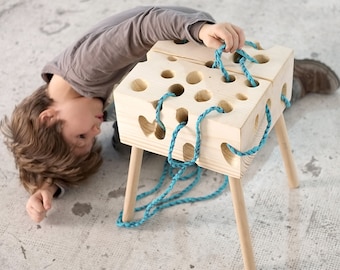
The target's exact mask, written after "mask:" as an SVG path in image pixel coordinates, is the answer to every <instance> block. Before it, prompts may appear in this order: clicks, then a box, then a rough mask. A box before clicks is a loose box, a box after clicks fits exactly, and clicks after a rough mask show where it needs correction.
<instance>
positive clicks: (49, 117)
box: [39, 108, 57, 126]
mask: <svg viewBox="0 0 340 270" xmlns="http://www.w3.org/2000/svg"><path fill="white" fill-rule="evenodd" d="M39 121H40V123H42V124H46V125H48V126H49V125H52V124H53V123H55V121H57V111H56V110H55V109H53V108H48V109H46V110H44V111H42V112H41V113H40V114H39Z"/></svg>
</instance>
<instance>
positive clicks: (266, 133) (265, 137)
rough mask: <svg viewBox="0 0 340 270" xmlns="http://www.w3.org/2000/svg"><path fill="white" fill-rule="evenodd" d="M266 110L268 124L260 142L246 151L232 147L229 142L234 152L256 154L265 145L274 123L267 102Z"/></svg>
mask: <svg viewBox="0 0 340 270" xmlns="http://www.w3.org/2000/svg"><path fill="white" fill-rule="evenodd" d="M265 112H266V117H267V126H266V129H265V131H264V133H263V136H262V139H261V140H260V143H259V144H258V145H256V146H254V147H253V148H251V149H249V150H248V151H245V152H241V151H239V150H237V149H235V148H234V147H232V146H231V145H229V144H227V147H228V149H229V150H230V151H231V152H232V153H233V154H235V155H238V156H240V157H243V156H249V155H253V154H256V153H257V152H258V151H260V150H261V148H262V147H263V146H264V145H265V143H266V141H267V138H268V135H269V131H270V127H271V124H272V116H271V114H270V110H269V106H268V105H267V104H266V109H265Z"/></svg>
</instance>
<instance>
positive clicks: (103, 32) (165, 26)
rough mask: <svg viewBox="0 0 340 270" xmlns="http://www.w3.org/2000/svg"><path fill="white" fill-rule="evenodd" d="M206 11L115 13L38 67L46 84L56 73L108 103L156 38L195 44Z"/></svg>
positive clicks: (155, 9)
mask: <svg viewBox="0 0 340 270" xmlns="http://www.w3.org/2000/svg"><path fill="white" fill-rule="evenodd" d="M207 22H208V23H214V19H213V18H212V17H211V16H210V15H209V14H207V13H205V12H200V11H196V10H193V9H190V8H184V7H137V8H135V9H132V10H128V11H125V12H122V13H119V14H117V15H114V16H112V17H110V18H108V19H106V20H104V21H102V22H101V23H99V24H98V25H97V26H95V27H94V28H92V29H91V30H90V31H89V32H88V33H86V34H85V35H84V36H83V37H82V38H81V39H79V40H78V41H77V42H76V43H75V44H73V45H72V46H71V47H69V48H68V49H66V50H65V51H64V52H63V53H62V54H61V55H59V56H58V57H57V58H55V59H54V60H53V61H52V62H51V63H49V64H48V65H47V66H45V68H44V69H43V74H42V75H43V78H44V79H45V80H46V81H48V80H49V78H50V77H51V76H49V75H48V74H58V75H60V76H62V77H63V78H64V79H65V80H66V81H68V82H69V83H70V84H71V85H72V86H73V88H74V89H75V90H76V91H77V92H78V93H80V94H81V95H83V96H88V97H101V98H104V99H107V98H108V96H109V95H110V93H111V91H112V88H113V86H114V84H116V83H118V82H119V81H120V80H121V78H122V77H123V76H124V75H125V74H126V73H127V72H128V71H129V70H131V68H133V66H134V65H135V64H136V63H137V62H139V61H142V60H145V56H146V53H147V52H148V51H149V50H150V49H151V47H152V46H153V45H154V44H155V43H156V42H157V41H159V40H177V39H180V40H182V39H187V40H189V41H194V42H200V40H199V38H198V33H199V30H200V28H201V27H202V25H203V24H204V23H207Z"/></svg>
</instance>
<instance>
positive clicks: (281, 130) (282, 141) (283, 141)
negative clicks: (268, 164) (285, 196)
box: [275, 114, 299, 188]
mask: <svg viewBox="0 0 340 270" xmlns="http://www.w3.org/2000/svg"><path fill="white" fill-rule="evenodd" d="M275 133H276V137H277V140H278V142H279V145H280V150H281V155H282V159H283V163H284V165H285V168H286V173H287V177H288V185H289V187H290V188H296V187H298V186H299V180H298V177H297V171H296V167H295V163H294V158H293V155H292V150H291V148H290V144H289V139H288V134H287V128H286V122H285V120H284V118H283V114H281V116H280V117H279V119H278V120H277V122H276V124H275Z"/></svg>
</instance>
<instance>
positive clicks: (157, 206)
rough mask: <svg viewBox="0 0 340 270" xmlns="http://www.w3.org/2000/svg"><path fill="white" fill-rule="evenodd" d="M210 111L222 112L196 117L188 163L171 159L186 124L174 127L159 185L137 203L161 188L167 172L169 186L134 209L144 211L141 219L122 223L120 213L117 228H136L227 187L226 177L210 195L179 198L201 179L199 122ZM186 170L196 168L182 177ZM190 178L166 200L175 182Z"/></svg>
mask: <svg viewBox="0 0 340 270" xmlns="http://www.w3.org/2000/svg"><path fill="white" fill-rule="evenodd" d="M212 111H217V112H219V113H223V112H224V111H223V109H222V108H220V107H216V106H215V107H211V108H209V109H207V110H206V111H205V112H203V113H202V114H201V115H200V116H199V117H198V119H197V122H196V144H195V145H196V146H195V151H194V156H193V158H192V159H191V160H190V161H186V162H180V161H177V160H174V159H173V158H172V152H173V149H174V146H175V141H176V138H177V135H178V133H179V131H180V130H181V129H182V128H183V127H185V126H186V123H185V122H182V123H180V124H179V125H178V126H177V127H176V129H175V130H174V132H173V136H172V140H171V143H170V147H169V155H168V159H167V162H165V164H164V168H163V173H162V176H161V178H160V181H159V183H158V184H157V185H156V186H155V187H154V188H153V189H152V190H150V191H148V192H145V193H142V194H140V195H138V196H137V201H138V200H140V199H142V198H145V197H146V196H149V195H151V194H153V193H155V192H156V191H158V190H159V189H160V188H161V186H162V185H163V183H164V180H165V178H166V176H167V175H168V174H169V172H171V173H170V174H172V175H171V176H172V180H171V182H170V185H169V186H168V188H167V189H166V190H165V191H164V192H163V193H162V194H161V195H159V196H158V197H157V198H155V199H153V200H152V201H151V202H150V203H148V204H145V205H143V206H140V207H136V208H135V212H139V211H143V210H144V215H143V217H142V218H141V219H139V220H135V221H131V222H123V220H122V217H123V212H122V211H121V212H120V214H119V217H118V219H117V222H116V224H117V226H119V227H126V228H132V227H137V226H140V225H142V224H143V223H145V222H146V221H147V220H149V219H150V218H151V217H153V216H154V215H155V214H156V213H157V212H159V211H160V210H162V209H165V208H168V207H171V206H174V205H178V204H183V203H193V202H197V201H203V200H208V199H211V198H214V197H216V196H218V195H219V194H221V193H222V192H223V190H224V189H225V188H226V187H227V185H228V177H227V176H225V178H224V181H223V183H222V184H221V186H220V187H219V188H218V189H217V190H215V191H214V192H212V193H210V194H208V195H206V196H200V197H187V198H181V197H182V196H183V195H185V194H187V193H188V192H189V191H191V190H192V189H193V187H194V186H196V185H197V183H198V182H199V180H200V179H201V174H202V169H201V167H199V166H197V165H196V161H197V159H198V157H199V152H200V142H201V139H200V134H201V133H200V125H201V122H202V121H203V119H204V118H205V117H206V116H207V115H208V114H209V113H210V112H212ZM175 168H177V169H178V171H177V173H175V174H174V175H173V171H172V170H173V169H175ZM188 168H196V170H194V171H193V172H192V173H190V174H188V175H184V173H185V171H186V170H187V169H188ZM192 176H195V178H194V181H193V182H192V183H190V184H189V185H188V186H187V187H186V188H184V189H183V190H182V191H181V192H178V193H175V194H173V195H171V196H169V197H168V198H166V196H167V195H169V194H170V192H171V191H172V190H173V188H174V186H175V184H176V183H177V181H179V180H188V179H189V178H191V177H192ZM180 198H181V199H180Z"/></svg>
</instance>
